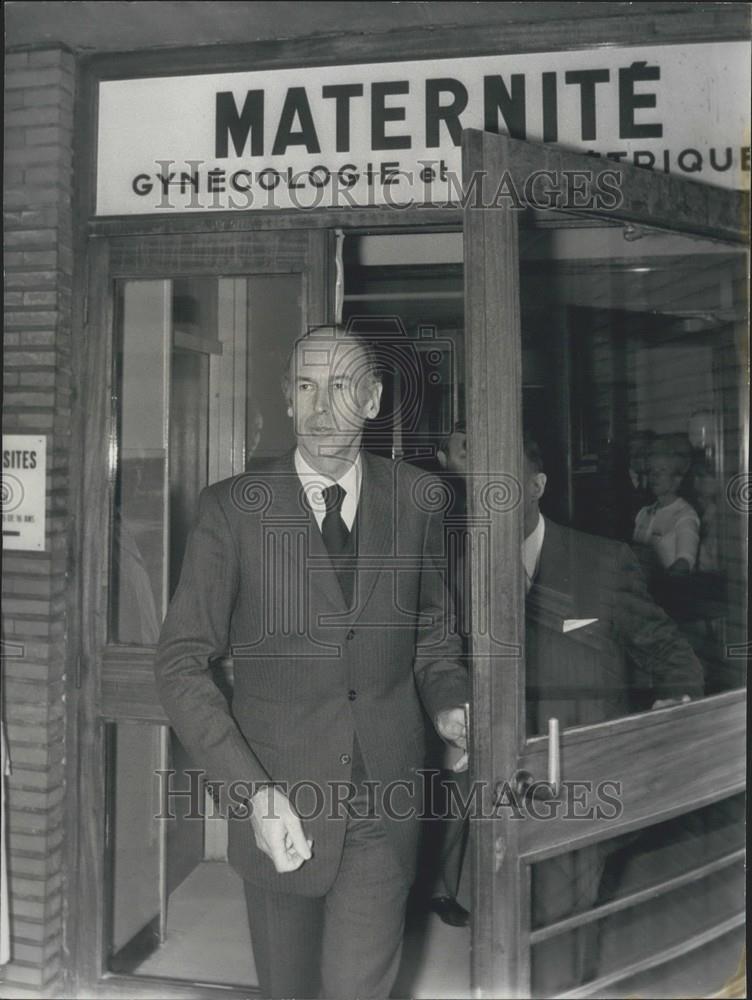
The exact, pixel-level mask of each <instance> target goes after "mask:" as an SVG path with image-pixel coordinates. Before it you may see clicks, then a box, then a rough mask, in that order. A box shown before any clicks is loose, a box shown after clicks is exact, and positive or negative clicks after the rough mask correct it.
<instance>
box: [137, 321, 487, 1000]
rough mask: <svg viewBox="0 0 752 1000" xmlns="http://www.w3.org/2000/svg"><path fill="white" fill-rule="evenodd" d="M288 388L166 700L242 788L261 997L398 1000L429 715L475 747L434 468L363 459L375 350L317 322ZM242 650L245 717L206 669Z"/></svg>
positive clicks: (203, 589) (196, 599)
mask: <svg viewBox="0 0 752 1000" xmlns="http://www.w3.org/2000/svg"><path fill="white" fill-rule="evenodd" d="M284 391H285V394H286V397H287V401H288V415H289V416H290V417H291V418H292V419H293V420H294V427H295V435H296V439H297V448H296V449H295V451H294V452H291V453H289V454H287V455H285V456H284V457H282V458H280V459H276V460H270V461H268V462H265V463H264V464H263V465H259V466H257V467H256V468H255V469H254V470H253V471H252V472H247V473H244V474H243V475H240V476H237V477H234V478H233V479H230V480H226V481H224V482H221V483H217V484H214V485H213V486H210V487H208V488H207V489H206V490H205V491H204V492H203V494H202V496H201V503H200V512H199V517H198V519H197V523H196V525H195V526H194V528H193V531H192V533H191V536H190V538H189V541H188V544H187V548H186V553H185V558H184V562H183V567H182V573H181V578H180V583H179V586H178V588H177V591H176V593H175V596H174V598H173V600H172V603H171V605H170V608H169V611H168V614H167V617H166V620H165V623H164V626H163V629H162V634H161V639H160V644H159V649H158V654H157V659H156V667H155V669H156V676H157V682H158V690H159V693H160V697H161V699H162V702H163V704H164V706H165V710H166V712H167V714H168V717H169V718H170V721H171V723H172V725H173V726H174V728H175V730H176V732H177V734H178V736H179V738H180V740H181V741H182V742H183V744H184V745H185V747H186V748H187V750H188V751H189V753H190V754H191V756H192V758H193V759H194V761H195V762H196V764H197V765H199V766H201V767H204V768H205V769H206V772H207V775H208V776H209V777H210V778H211V779H214V780H219V781H221V782H222V783H223V784H224V785H225V787H230V786H232V787H234V788H235V789H237V788H244V789H245V795H246V796H247V800H248V801H249V804H250V811H251V815H250V820H249V819H248V818H247V817H246V818H242V813H241V818H237V819H232V817H231V821H230V823H229V827H230V842H229V858H230V862H231V864H232V865H233V866H234V868H235V869H236V870H237V871H238V872H239V873H240V875H241V876H242V878H243V879H244V881H245V887H246V900H247V908H248V915H249V923H250V929H251V938H252V943H253V949H254V957H255V960H256V966H257V971H258V975H259V983H260V987H261V991H262V994H263V996H265V997H286V996H296V997H311V996H317V995H321V996H325V997H348V998H351V997H356V996H357V997H387V996H388V995H389V991H390V989H391V986H392V984H393V982H394V978H395V976H396V972H397V967H398V964H399V958H400V950H401V944H402V933H403V925H404V913H405V904H406V900H407V894H408V889H409V887H410V883H411V881H412V879H413V877H414V874H415V864H416V850H417V835H418V815H419V814H420V811H421V788H420V782H419V776H418V775H417V773H416V772H417V771H418V770H419V769H420V767H421V765H422V763H423V756H424V749H425V747H424V739H425V733H424V726H423V716H422V711H421V703H422V706H423V708H424V709H425V711H426V712H427V714H428V715H429V717H430V718H431V719H432V720H433V722H434V724H435V726H436V729H437V731H438V732H439V735H440V736H441V737H442V738H443V739H445V740H446V741H447V742H450V743H454V744H455V745H457V746H460V747H463V748H465V747H466V732H465V713H464V710H463V705H464V703H465V702H466V701H467V698H468V695H467V673H466V670H465V668H464V666H462V664H461V662H460V658H461V647H460V644H459V642H458V639H457V636H456V631H455V630H454V628H453V627H452V608H451V599H450V598H449V596H448V592H447V588H446V584H445V579H444V575H445V574H444V567H443V562H442V560H443V552H442V544H443V543H442V530H443V526H442V517H441V512H440V511H438V512H437V511H436V510H435V508H432V506H431V502H430V497H431V492H432V489H433V486H432V483H434V482H435V481H433V480H432V479H431V477H427V476H426V474H425V473H422V472H421V471H420V470H418V469H416V468H415V467H412V466H410V465H407V464H405V463H394V462H390V461H388V460H386V459H383V458H380V457H377V456H373V455H370V454H368V453H366V452H363V451H362V450H361V436H362V431H363V426H364V423H365V421H366V420H368V419H373V418H375V417H376V416H377V415H378V412H379V402H380V396H381V380H380V377H379V372H378V370H377V367H376V364H375V358H374V355H373V352H372V351H371V350H370V349H369V348H368V346H367V345H366V344H364V343H363V342H362V341H360V340H358V339H357V338H356V337H354V336H353V335H351V334H348V333H346V332H345V331H343V330H341V329H339V328H335V327H325V328H318V329H315V330H313V331H311V332H310V333H309V334H308V335H307V336H306V337H304V338H301V340H300V341H298V343H297V344H296V347H295V349H294V351H293V354H292V357H291V359H290V365H289V369H288V371H287V372H286V375H285V378H284ZM228 651H231V652H232V655H233V661H234V691H233V697H232V704H231V706H228V704H227V703H226V701H225V700H224V698H223V696H222V695H221V694H220V692H219V690H218V689H217V688H216V686H215V685H214V684H213V682H212V680H211V678H210V675H209V671H208V667H209V663H210V661H212V660H214V659H216V658H219V657H221V656H223V655H226V654H227V652H228ZM367 780H368V782H369V784H368V785H367V784H365V782H366V781H367ZM233 783H234V784H233ZM293 791H294V792H295V794H293ZM343 803H345V804H348V803H349V808H344V809H343V808H342V806H343Z"/></svg>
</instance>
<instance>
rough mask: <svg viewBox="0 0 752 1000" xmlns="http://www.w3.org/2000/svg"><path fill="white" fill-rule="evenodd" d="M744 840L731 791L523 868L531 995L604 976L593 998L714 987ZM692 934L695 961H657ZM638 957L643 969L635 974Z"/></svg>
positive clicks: (727, 949)
mask: <svg viewBox="0 0 752 1000" xmlns="http://www.w3.org/2000/svg"><path fill="white" fill-rule="evenodd" d="M744 839H745V838H744V799H743V796H735V797H733V798H730V799H725V800H722V801H720V802H717V803H715V804H713V805H711V806H707V807H705V808H703V809H700V810H698V811H696V812H693V813H690V814H688V815H686V816H680V817H678V818H677V819H673V820H670V821H669V822H665V823H661V824H658V825H657V826H654V827H649V828H647V829H644V830H641V831H638V832H636V833H631V834H626V835H622V836H620V837H617V838H615V839H613V840H609V841H605V842H603V843H600V844H595V845H593V846H591V847H585V848H582V849H580V850H578V851H573V852H571V853H569V854H564V855H560V856H558V857H554V858H549V859H547V860H545V861H541V862H538V863H537V864H534V865H532V866H531V915H532V920H531V927H532V943H533V947H532V951H531V981H532V993H533V996H554V995H556V994H558V993H560V992H563V991H565V990H569V989H574V988H576V987H577V986H580V985H582V984H583V983H587V982H592V981H593V980H599V979H601V978H604V977H609V982H608V983H604V984H603V987H602V988H601V990H599V992H598V993H597V995H598V996H614V997H616V996H621V997H624V996H635V995H638V994H637V993H636V992H635V991H637V990H638V989H639V990H640V991H641V992H642V995H647V996H681V995H686V994H683V993H682V990H686V989H688V990H689V994H690V995H693V996H709V995H711V994H712V993H714V992H715V991H717V990H719V989H720V987H721V986H722V985H723V984H724V982H726V981H727V980H728V979H730V978H731V976H732V974H733V972H734V970H735V968H736V965H737V963H738V961H739V958H740V955H741V951H742V947H743V940H744V938H743V927H742V926H741V921H742V919H743V916H744V892H743V888H744V858H743V848H744ZM596 913H597V914H598V916H599V919H593V916H594V915H595V914H596ZM560 921H568V922H567V923H566V924H562V925H561V927H560V928H559V927H557V926H555V925H556V924H558V923H559V922H560ZM573 925H576V926H573ZM699 935H704V939H705V944H706V946H705V949H704V952H703V960H702V964H701V966H699V967H698V965H697V963H696V961H695V958H694V957H693V958H692V960H691V962H692V964H691V968H690V969H688V968H687V965H685V964H683V963H673V964H672V963H671V962H666V963H665V964H664V962H663V961H661V959H666V958H671V954H670V951H669V950H670V949H671V948H673V947H674V946H679V947H680V948H681V949H682V950H685V949H686V945H687V942H688V941H689V940H690V939H692V938H694V937H696V936H699ZM640 963H646V964H645V965H643V969H649V971H641V972H640V974H639V976H638V970H637V969H635V968H634V966H636V965H638V964H640ZM688 972H689V973H690V976H693V977H694V978H693V979H690V976H688ZM620 973H621V974H620ZM689 982H691V983H692V985H691V986H690V985H689ZM638 984H639V986H638Z"/></svg>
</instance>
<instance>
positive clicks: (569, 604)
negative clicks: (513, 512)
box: [522, 437, 703, 996]
mask: <svg viewBox="0 0 752 1000" xmlns="http://www.w3.org/2000/svg"><path fill="white" fill-rule="evenodd" d="M545 489H546V474H545V471H544V464H543V459H542V456H541V452H540V448H539V447H538V445H537V443H536V442H535V441H533V440H532V439H531V438H530V437H526V438H525V441H524V477H523V506H524V542H523V553H522V556H523V562H524V566H525V575H526V592H527V598H526V603H525V609H526V614H525V703H526V723H527V735H528V736H538V735H542V734H545V733H546V732H547V727H548V720H549V719H551V718H555V719H558V720H559V724H560V726H561V729H562V730H564V729H566V728H570V727H573V726H583V725H588V724H593V723H598V722H605V721H607V720H609V719H615V718H619V717H621V716H624V715H628V714H630V713H632V712H634V711H637V710H639V709H640V708H642V707H645V708H653V709H659V708H665V707H668V706H669V705H673V704H679V703H681V702H683V701H689V700H690V699H691V698H696V697H700V696H701V695H702V694H703V671H702V667H701V665H700V663H699V662H698V660H697V658H696V657H695V655H694V653H693V652H692V649H691V648H690V646H689V644H688V643H687V642H686V641H685V639H684V638H683V637H682V636H681V635H680V633H679V631H678V630H677V628H676V626H675V624H674V623H673V622H672V620H671V619H670V618H669V617H668V615H667V614H666V613H665V612H664V611H663V610H662V609H661V608H660V607H659V606H658V605H657V604H656V603H655V601H653V599H652V598H651V596H650V594H649V593H648V590H647V587H646V584H645V581H644V578H643V575H642V572H641V570H640V567H639V564H638V562H637V559H636V558H635V556H634V555H633V553H632V552H631V550H630V549H629V548H628V546H627V545H625V544H624V543H622V542H618V541H615V540H612V539H607V538H601V537H598V536H595V535H591V534H586V533H585V532H582V531H576V530H574V529H572V528H567V527H564V526H563V525H560V524H556V523H555V522H554V521H552V520H551V519H550V518H548V517H544V516H543V515H542V514H541V512H540V501H541V498H542V497H543V494H544V492H545ZM583 567H587V571H586V572H583V571H582V568H583ZM567 619H569V620H570V628H568V629H565V628H564V623H565V621H566V620H567ZM572 624H573V627H572ZM631 839H632V838H631V835H627V839H624V838H617V840H614V841H608V842H605V843H604V845H597V844H596V845H593V846H591V847H585V848H581V849H580V850H577V851H573V852H570V853H568V854H563V855H560V856H557V857H554V858H549V859H546V860H544V861H540V862H538V863H537V864H535V865H533V866H532V870H531V874H532V886H531V890H532V896H531V916H532V925H533V927H541V926H545V925H547V924H551V923H554V922H556V921H558V920H563V919H566V918H567V917H570V916H572V915H573V914H575V913H579V912H582V911H583V910H588V909H590V908H591V907H593V906H594V905H595V904H596V902H598V901H600V899H601V897H602V896H603V893H604V892H605V891H606V885H605V884H604V883H603V877H604V871H605V868H606V864H607V862H610V863H609V872H608V875H609V885H612V884H614V883H616V884H618V882H619V878H620V874H619V873H620V872H621V870H622V868H623V864H624V863H625V860H624V859H626V857H627V856H628V850H629V844H630V840H631ZM617 850H619V851H620V852H621V853H620V855H619V859H618V860H617V861H616V862H614V861H612V860H611V856H612V855H613V854H614V852H615V851H617ZM597 923H598V924H599V923H600V922H597ZM598 934H599V929H598V927H596V926H595V925H593V924H586V925H584V926H583V927H581V928H577V929H575V930H574V931H572V932H571V933H569V934H564V935H560V936H557V937H553V938H551V939H549V940H547V941H543V942H541V943H540V944H538V945H537V946H536V961H535V962H534V963H533V995H535V996H555V995H557V994H558V993H560V992H563V991H565V990H567V989H571V988H573V987H575V986H577V985H579V984H581V983H583V982H586V981H588V980H590V979H592V978H594V977H595V976H596V975H597V973H598V953H599V941H598Z"/></svg>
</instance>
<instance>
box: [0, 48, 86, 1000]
mask: <svg viewBox="0 0 752 1000" xmlns="http://www.w3.org/2000/svg"><path fill="white" fill-rule="evenodd" d="M74 69H75V66H74V59H73V56H72V55H71V54H70V53H69V52H67V51H64V50H62V49H59V48H55V49H44V50H37V51H29V52H11V53H9V54H7V58H6V78H5V86H6V91H5V126H6V131H5V175H4V178H5V179H4V187H5V190H4V203H5V235H4V249H5V268H6V272H5V306H4V309H5V334H4V347H5V376H4V377H5V395H4V404H3V428H4V431H5V433H19V434H23V433H28V434H45V435H46V436H47V491H48V493H47V495H48V500H47V545H46V551H45V552H40V553H36V552H35V553H31V552H29V553H26V552H10V553H6V554H5V558H4V564H3V619H2V627H3V639H4V643H5V645H4V653H5V655H4V658H3V674H4V699H3V702H4V719H5V723H6V726H7V734H8V741H9V749H10V758H11V765H12V769H13V770H12V775H11V777H10V779H9V789H8V798H7V803H6V805H7V809H8V812H7V819H8V826H9V874H10V879H9V884H10V892H11V948H12V953H11V962H10V964H9V965H7V966H5V967H4V968H3V969H2V970H1V971H0V995H1V996H12V997H23V996H53V995H59V994H60V990H61V972H62V962H63V958H62V880H63V865H62V853H63V851H62V841H63V799H64V794H65V787H64V763H65V714H64V709H65V705H64V686H65V663H66V653H67V651H66V633H67V629H66V594H65V588H66V568H67V566H68V556H69V553H68V535H69V527H70V523H69V522H70V513H69V468H70V458H71V437H70V432H71V279H72V263H73V254H72V209H71V199H72V186H73V185H72V166H73V163H72V160H73V155H72V136H73V92H74V79H75V73H74Z"/></svg>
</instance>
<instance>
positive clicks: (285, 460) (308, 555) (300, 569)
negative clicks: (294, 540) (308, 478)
mask: <svg viewBox="0 0 752 1000" xmlns="http://www.w3.org/2000/svg"><path fill="white" fill-rule="evenodd" d="M294 456H295V451H294V450H293V451H290V452H288V453H287V454H286V455H283V456H282V457H281V458H280V459H277V460H275V461H274V462H273V463H271V464H270V466H269V475H268V486H269V488H270V490H271V494H272V502H271V503H270V505H269V507H268V508H267V511H266V514H265V521H266V522H267V523H268V526H269V528H270V529H272V530H274V529H276V530H278V531H283V530H284V529H285V526H288V527H289V528H294V527H296V526H297V527H299V528H300V527H304V528H305V529H306V544H305V546H304V560H303V564H302V565H300V564H299V563H298V564H297V566H296V567H295V569H294V572H296V573H297V574H298V580H299V584H304V591H306V590H307V591H308V592H309V598H310V600H309V607H310V608H311V610H312V611H314V613H315V614H316V616H317V617H318V616H319V615H321V614H322V613H331V612H337V613H338V614H342V613H343V612H344V611H345V600H344V597H343V596H342V590H341V588H340V585H339V581H338V580H337V574H336V573H335V572H334V568H333V566H332V563H331V560H330V558H329V553H328V552H327V549H326V546H325V545H324V539H323V538H322V537H321V531H320V530H319V526H318V524H317V523H316V518H315V516H314V514H313V511H312V510H311V509H310V507H309V506H308V504H307V503H306V499H305V493H304V490H303V485H302V483H301V482H300V478H299V477H298V473H297V470H296V469H295V458H294ZM300 574H304V575H305V579H304V580H301V579H300ZM322 604H323V605H325V606H322Z"/></svg>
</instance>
